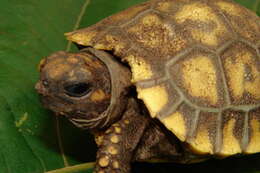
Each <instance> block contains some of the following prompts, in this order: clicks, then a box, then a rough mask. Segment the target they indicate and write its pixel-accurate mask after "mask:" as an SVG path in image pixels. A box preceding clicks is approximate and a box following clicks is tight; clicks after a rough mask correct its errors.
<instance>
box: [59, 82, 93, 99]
mask: <svg viewBox="0 0 260 173" xmlns="http://www.w3.org/2000/svg"><path fill="white" fill-rule="evenodd" d="M64 90H65V92H66V94H67V95H69V96H71V97H82V96H85V95H87V94H88V93H89V92H90V91H91V86H90V85H89V84H87V83H75V84H70V85H66V86H65V87H64Z"/></svg>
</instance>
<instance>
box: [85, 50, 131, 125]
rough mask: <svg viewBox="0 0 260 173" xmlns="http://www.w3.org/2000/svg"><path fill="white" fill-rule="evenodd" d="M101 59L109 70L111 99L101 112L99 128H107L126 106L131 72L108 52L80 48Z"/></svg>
mask: <svg viewBox="0 0 260 173" xmlns="http://www.w3.org/2000/svg"><path fill="white" fill-rule="evenodd" d="M82 51H83V52H88V53H90V54H92V55H94V56H95V57H96V58H98V59H99V60H100V61H102V62H103V63H104V64H105V65H106V67H107V68H108V70H109V73H110V81H111V100H110V105H109V107H108V108H107V110H106V111H105V112H103V115H102V116H104V117H105V118H104V121H103V122H102V125H101V126H100V127H101V128H107V127H108V126H110V125H111V124H113V123H114V122H115V121H117V120H118V119H120V118H121V116H122V113H123V111H124V110H125V108H126V106H127V101H128V99H127V94H128V92H129V87H130V86H131V72H130V70H129V69H128V68H126V67H125V66H123V65H122V64H120V63H119V62H118V61H117V60H116V58H115V57H113V56H112V55H110V54H109V53H107V52H105V51H101V50H96V49H94V48H91V47H88V48H85V49H82Z"/></svg>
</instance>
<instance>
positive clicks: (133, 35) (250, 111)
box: [36, 0, 260, 173]
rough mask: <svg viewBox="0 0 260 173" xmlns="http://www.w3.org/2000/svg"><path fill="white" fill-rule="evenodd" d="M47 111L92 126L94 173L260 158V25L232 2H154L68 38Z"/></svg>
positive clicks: (54, 68) (51, 65)
mask: <svg viewBox="0 0 260 173" xmlns="http://www.w3.org/2000/svg"><path fill="white" fill-rule="evenodd" d="M65 35H66V37H67V39H68V40H69V41H72V42H73V43H75V44H76V45H77V46H78V48H79V51H78V52H74V53H70V52H65V51H59V52H56V53H53V54H52V55H50V56H48V57H47V58H45V59H43V60H42V61H41V63H40V65H39V69H40V73H41V74H40V80H39V82H38V83H37V84H36V89H37V91H38V92H39V93H40V95H41V96H42V102H43V105H44V106H45V107H46V108H48V109H51V110H52V111H53V112H55V113H56V114H58V115H63V116H65V117H67V118H68V119H69V120H70V121H71V122H72V123H73V124H75V125H76V126H77V127H79V128H82V129H88V130H89V131H90V132H91V133H92V134H94V136H95V141H96V143H97V146H98V151H97V158H96V166H95V172H97V173H112V172H113V173H129V172H130V169H131V166H130V165H131V163H132V162H139V161H140V162H141V161H151V160H154V161H158V160H160V161H167V162H169V161H170V162H177V163H194V162H200V161H204V160H206V159H208V158H212V157H215V158H226V157H228V156H234V155H243V154H253V153H258V152H260V145H259V143H260V89H259V88H260V19H259V17H258V16H256V14H254V13H253V12H251V11H249V10H247V9H246V8H244V7H242V6H240V5H238V4H236V3H235V2H233V1H230V0H151V1H148V2H144V3H141V4H139V5H136V6H133V7H131V8H129V9H126V10H124V11H122V12H119V13H118V14H115V15H112V16H110V17H107V18H105V19H103V20H102V21H100V22H98V23H97V24H95V25H92V26H90V27H87V28H83V29H80V30H76V31H73V32H70V33H66V34H65Z"/></svg>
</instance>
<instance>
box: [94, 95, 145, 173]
mask: <svg viewBox="0 0 260 173" xmlns="http://www.w3.org/2000/svg"><path fill="white" fill-rule="evenodd" d="M147 122H148V121H147V119H146V118H145V117H143V115H140V114H139V110H138V106H137V104H136V102H135V100H134V99H130V101H129V104H128V108H127V110H126V112H125V113H124V115H123V117H122V119H121V120H120V121H118V122H117V123H115V124H113V125H112V126H111V127H110V128H108V129H107V130H106V132H104V133H102V134H96V142H97V144H98V146H99V149H98V152H97V160H96V166H95V173H130V168H131V166H130V165H131V161H132V157H133V154H134V153H133V152H134V149H135V148H136V146H137V144H138V142H139V140H140V138H141V137H142V135H143V133H144V130H145V127H146V126H147Z"/></svg>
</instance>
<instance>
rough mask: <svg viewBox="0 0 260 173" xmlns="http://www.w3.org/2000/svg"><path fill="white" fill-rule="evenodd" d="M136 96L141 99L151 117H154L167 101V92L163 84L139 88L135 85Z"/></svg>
mask: <svg viewBox="0 0 260 173" xmlns="http://www.w3.org/2000/svg"><path fill="white" fill-rule="evenodd" d="M137 91H138V98H139V99H142V100H143V101H144V103H145V105H146V106H147V108H148V110H149V112H150V114H151V116H152V117H155V116H156V115H157V114H158V112H160V110H162V108H163V107H164V106H165V105H166V104H167V102H168V94H167V91H166V89H165V87H164V86H155V87H151V88H145V89H141V88H139V87H137Z"/></svg>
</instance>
